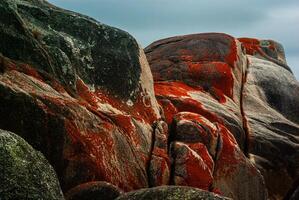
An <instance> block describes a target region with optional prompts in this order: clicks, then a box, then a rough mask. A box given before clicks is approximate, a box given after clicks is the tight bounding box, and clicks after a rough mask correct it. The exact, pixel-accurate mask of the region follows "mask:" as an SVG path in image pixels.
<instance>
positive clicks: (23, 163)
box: [0, 129, 64, 200]
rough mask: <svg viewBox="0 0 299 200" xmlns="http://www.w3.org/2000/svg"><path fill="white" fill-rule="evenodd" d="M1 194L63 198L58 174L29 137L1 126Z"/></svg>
mask: <svg viewBox="0 0 299 200" xmlns="http://www.w3.org/2000/svg"><path fill="white" fill-rule="evenodd" d="M0 180H1V181H0V198H1V199H3V200H10V199H11V200H12V199H32V200H38V199H54V200H63V199H64V197H63V195H62V191H61V189H60V185H59V181H58V179H57V175H56V173H55V171H54V169H53V168H52V166H51V165H50V164H49V163H48V161H47V160H46V159H45V157H44V156H43V155H42V154H41V153H40V152H38V151H36V150H35V149H33V148H32V147H31V146H30V145H29V144H28V143H27V142H26V141H25V140H23V139H22V138H21V137H19V136H17V135H15V134H14V133H12V132H8V131H4V130H1V129H0Z"/></svg>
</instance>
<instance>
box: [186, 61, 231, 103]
mask: <svg viewBox="0 0 299 200" xmlns="http://www.w3.org/2000/svg"><path fill="white" fill-rule="evenodd" d="M188 66H189V74H190V76H191V78H192V79H193V80H194V82H199V83H200V84H201V85H202V87H203V88H204V89H205V90H206V91H207V92H210V93H211V94H212V96H215V95H216V99H218V100H219V102H220V103H225V101H226V98H225V96H227V97H230V98H233V86H234V79H233V75H232V69H231V67H230V66H229V65H228V64H226V63H223V62H209V63H188ZM224 95H225V96H224Z"/></svg>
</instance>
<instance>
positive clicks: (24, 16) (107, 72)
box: [0, 0, 160, 191]
mask: <svg viewBox="0 0 299 200" xmlns="http://www.w3.org/2000/svg"><path fill="white" fill-rule="evenodd" d="M0 26H1V29H0V37H1V41H0V69H1V70H0V72H1V73H0V128H3V129H6V130H10V131H13V132H15V133H16V134H18V135H20V136H22V137H23V138H24V139H25V140H26V141H28V143H30V144H31V145H32V146H33V147H34V148H35V149H37V150H39V151H41V152H42V153H43V154H44V155H45V157H46V158H47V159H48V160H49V162H50V163H51V164H52V166H53V167H54V169H55V170H56V172H57V174H58V177H59V180H60V183H61V186H62V189H63V191H67V190H69V189H70V188H73V187H75V186H76V185H79V184H82V183H86V182H89V181H95V180H97V181H107V182H110V183H112V184H114V185H116V186H118V187H120V188H122V189H123V190H125V191H129V190H133V189H138V188H141V187H147V186H148V182H149V181H148V170H147V169H148V166H149V163H150V162H151V161H150V159H151V147H152V145H151V144H152V143H153V142H152V141H153V127H154V124H155V123H156V121H158V120H159V119H160V113H159V107H158V104H157V102H156V99H155V96H154V90H153V79H152V75H151V72H150V68H149V66H148V63H147V60H146V58H145V55H144V52H143V50H142V49H140V47H139V46H138V44H137V42H136V41H135V39H134V38H133V37H131V36H130V35H129V34H128V33H126V32H124V31H121V30H119V29H116V28H113V27H110V26H107V25H104V24H101V23H99V22H96V21H95V20H93V19H91V18H89V17H86V16H84V15H80V14H77V13H73V12H70V11H66V10H63V9H60V8H57V7H55V6H53V5H50V4H49V3H47V2H46V1H39V0H34V1H31V0H30V1H29V0H3V1H0Z"/></svg>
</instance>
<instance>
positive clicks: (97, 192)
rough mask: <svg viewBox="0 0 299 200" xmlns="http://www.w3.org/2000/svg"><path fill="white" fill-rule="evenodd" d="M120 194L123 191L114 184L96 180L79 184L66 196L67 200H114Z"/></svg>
mask: <svg viewBox="0 0 299 200" xmlns="http://www.w3.org/2000/svg"><path fill="white" fill-rule="evenodd" d="M120 194H121V191H119V189H118V188H117V187H115V186H114V185H112V184H110V183H107V182H103V181H95V182H88V183H83V184H81V185H77V186H76V187H74V188H72V189H70V190H69V191H68V192H67V193H66V195H65V198H66V199H67V200H90V199H92V200H101V199H105V200H114V199H116V198H117V197H118V196H119V195H120Z"/></svg>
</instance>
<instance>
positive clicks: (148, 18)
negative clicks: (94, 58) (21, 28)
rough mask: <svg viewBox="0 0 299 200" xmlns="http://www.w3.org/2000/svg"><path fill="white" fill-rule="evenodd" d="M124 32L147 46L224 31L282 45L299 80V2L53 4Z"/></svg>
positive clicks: (78, 0)
mask: <svg viewBox="0 0 299 200" xmlns="http://www.w3.org/2000/svg"><path fill="white" fill-rule="evenodd" d="M49 1H50V2H51V3H53V4H55V5H57V6H59V7H63V8H65V9H69V10H73V11H76V12H80V13H83V14H86V15H89V16H91V17H93V18H95V19H97V20H98V21H100V22H103V23H106V24H108V25H111V26H115V27H118V28H121V29H123V30H126V31H128V32H129V33H130V34H132V35H133V36H134V37H135V38H136V39H137V40H138V41H139V43H140V44H141V45H142V46H143V47H146V46H147V45H149V44H150V43H151V42H153V41H155V40H158V39H162V38H165V37H169V36H175V35H181V34H190V33H201V32H224V33H228V34H231V35H233V36H235V37H257V38H262V39H273V40H276V41H278V42H280V43H282V44H283V46H284V48H285V52H286V55H287V62H288V64H289V65H290V67H291V68H292V70H293V72H294V74H295V76H296V77H297V80H299V0H242V1H241V0H205V1H204V0H49Z"/></svg>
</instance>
